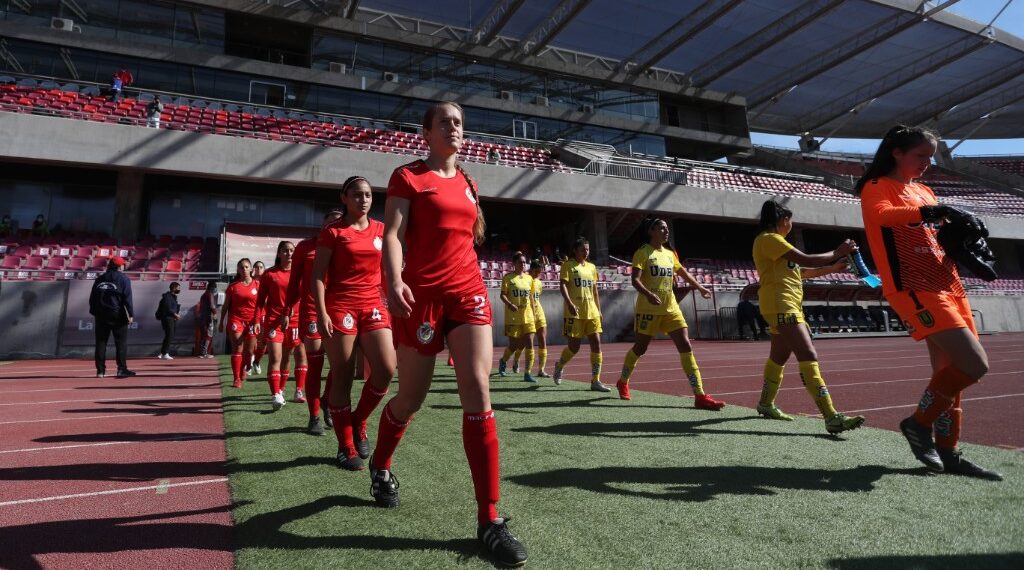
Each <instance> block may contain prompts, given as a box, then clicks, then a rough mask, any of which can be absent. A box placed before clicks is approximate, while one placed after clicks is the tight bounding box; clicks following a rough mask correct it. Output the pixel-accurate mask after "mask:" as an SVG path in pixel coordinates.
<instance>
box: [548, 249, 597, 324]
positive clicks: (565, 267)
mask: <svg viewBox="0 0 1024 570" xmlns="http://www.w3.org/2000/svg"><path fill="white" fill-rule="evenodd" d="M558 278H559V280H560V281H564V282H565V283H567V284H568V287H567V288H568V290H569V298H570V299H572V302H573V304H574V305H576V310H577V311H579V314H577V315H575V317H574V316H573V315H572V313H570V312H569V307H568V305H566V307H565V318H577V319H580V320H584V321H585V320H590V319H600V318H601V314H600V312H599V311H598V310H597V301H596V300H594V290H593V287H594V285H595V284H596V283H597V267H596V266H594V264H593V263H590V262H589V261H584V262H583V263H580V262H578V261H576V260H575V259H570V260H568V261H566V262H565V263H563V264H562V270H561V271H560V272H559V274H558Z"/></svg>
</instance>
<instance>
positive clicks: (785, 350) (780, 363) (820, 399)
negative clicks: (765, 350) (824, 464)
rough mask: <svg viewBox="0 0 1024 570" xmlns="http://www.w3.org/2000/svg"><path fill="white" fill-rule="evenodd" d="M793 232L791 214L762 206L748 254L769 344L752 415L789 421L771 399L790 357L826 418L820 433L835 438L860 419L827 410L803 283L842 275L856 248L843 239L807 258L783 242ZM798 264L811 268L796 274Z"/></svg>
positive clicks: (772, 205)
mask: <svg viewBox="0 0 1024 570" xmlns="http://www.w3.org/2000/svg"><path fill="white" fill-rule="evenodd" d="M792 229H793V212H791V211H790V210H789V209H788V208H786V207H785V206H782V205H781V204H779V203H778V202H776V201H775V200H768V201H766V202H765V203H764V205H763V206H762V207H761V233H760V234H758V236H757V237H756V238H755V239H754V251H753V255H754V265H755V266H756V267H757V273H758V275H759V276H760V280H761V288H760V289H759V290H758V292H757V294H758V300H759V301H760V308H761V314H762V315H764V318H765V320H766V321H768V326H769V332H770V333H771V337H772V344H771V349H770V352H769V356H768V360H767V361H766V362H765V364H764V387H763V388H762V390H761V401H760V402H759V403H758V404H757V411H758V413H760V414H761V415H763V416H765V417H767V418H771V419H775V420H786V421H790V420H792V419H793V418H792V417H791V416H788V415H786V414H784V413H783V412H782V410H780V409H779V408H778V407H776V406H775V396H777V395H778V393H779V387H780V386H781V385H782V376H783V370H784V367H785V365H786V361H787V360H789V355H790V354H795V355H796V359H797V361H799V363H800V378H801V379H802V380H803V382H804V388H806V389H807V392H808V393H809V394H810V395H811V398H813V399H814V403H815V404H817V406H818V409H819V410H820V411H821V415H822V416H823V417H824V418H825V430H826V431H828V432H829V433H832V434H837V433H841V432H844V431H847V430H851V429H857V428H859V427H860V426H861V425H863V424H864V417H863V416H850V417H847V416H845V415H843V414H841V413H839V412H837V411H836V409H835V408H834V407H833V406H832V397H831V396H829V393H828V388H827V387H826V386H825V379H824V378H822V376H821V369H820V367H819V366H818V353H817V352H816V351H815V350H814V344H813V343H812V342H811V330H810V328H808V326H807V323H806V322H805V321H804V311H803V299H804V284H803V280H804V279H811V278H814V277H821V276H822V275H828V274H829V273H835V272H837V271H843V270H845V268H846V262H845V259H844V258H845V257H846V256H847V255H848V254H849V253H850V252H853V251H857V244H856V243H854V242H853V240H846V241H845V242H843V243H841V244H840V245H839V247H837V248H836V249H835V250H833V251H830V252H828V253H814V254H808V253H804V252H802V251H800V250H799V249H797V248H795V247H793V246H792V245H791V244H790V243H789V242H788V241H786V236H787V235H789V232H790V231H791V230H792ZM801 265H807V266H811V267H815V269H801V267H800V266H801Z"/></svg>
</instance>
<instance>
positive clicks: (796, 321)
mask: <svg viewBox="0 0 1024 570" xmlns="http://www.w3.org/2000/svg"><path fill="white" fill-rule="evenodd" d="M761 316H762V317H764V320H766V321H768V332H770V333H771V334H779V325H800V324H802V325H804V326H807V321H805V320H804V313H803V311H801V312H799V313H774V314H766V313H761Z"/></svg>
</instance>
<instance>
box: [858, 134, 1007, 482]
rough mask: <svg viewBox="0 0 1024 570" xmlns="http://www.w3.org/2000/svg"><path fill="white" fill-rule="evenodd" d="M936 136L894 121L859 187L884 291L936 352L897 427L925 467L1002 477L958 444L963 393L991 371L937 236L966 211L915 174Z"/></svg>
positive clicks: (916, 333)
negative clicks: (910, 410)
mask: <svg viewBox="0 0 1024 570" xmlns="http://www.w3.org/2000/svg"><path fill="white" fill-rule="evenodd" d="M937 142H938V136H937V135H935V134H934V133H932V132H930V131H928V130H925V129H922V128H919V127H905V126H903V125H897V126H895V127H893V128H892V129H890V130H889V132H888V133H886V135H885V138H884V139H882V143H881V144H880V145H879V146H878V151H877V152H876V153H875V158H874V160H873V161H872V163H871V166H870V167H868V169H867V171H865V173H864V176H862V177H861V179H860V180H859V181H858V182H857V187H856V188H857V191H858V192H859V193H860V196H861V211H862V213H863V217H864V229H865V231H866V232H867V237H868V244H869V245H870V246H871V253H872V255H873V257H874V260H875V264H876V265H877V266H878V272H879V275H880V276H881V278H882V293H883V294H884V295H885V299H886V301H888V302H889V305H890V306H891V307H892V308H893V310H894V311H896V314H897V315H899V317H900V319H902V320H903V322H904V323H906V326H907V330H908V331H910V335H911V336H912V337H913V338H914V340H918V341H920V340H922V339H923V340H924V341H925V342H926V344H927V346H928V354H929V356H931V364H932V377H931V381H930V382H929V383H928V387H927V388H926V389H925V391H924V395H923V396H922V397H921V402H920V403H919V404H918V407H917V410H916V411H915V412H914V414H913V415H912V416H910V417H908V418H906V419H904V420H903V421H902V422H901V423H900V429H901V430H902V431H903V435H904V436H905V437H906V438H907V441H908V442H909V443H910V449H911V450H912V451H913V453H914V456H915V457H917V459H918V460H919V461H921V463H924V465H925V466H926V467H927V468H928V469H930V470H932V471H936V472H945V473H953V474H957V475H966V476H969V477H980V478H983V479H992V480H1002V476H1001V475H1000V474H999V473H996V472H995V471H992V470H991V469H986V468H984V467H982V466H980V465H977V464H975V463H973V462H971V461H968V460H967V459H964V457H963V456H962V455H961V453H960V451H959V450H958V449H957V443H958V442H959V438H960V425H961V422H962V421H963V410H962V409H961V407H960V401H961V394H962V392H963V390H964V389H966V388H967V387H968V386H971V385H972V384H974V383H976V382H978V381H979V380H980V379H981V377H982V376H984V375H985V373H986V372H988V355H986V354H985V349H984V348H982V346H981V343H979V342H978V330H977V328H976V327H975V325H974V317H973V315H972V314H971V306H970V303H968V301H967V294H966V293H965V292H964V288H963V285H962V284H961V283H960V275H959V274H958V272H957V268H956V262H955V261H953V259H951V258H950V257H949V256H948V255H947V253H946V252H945V251H944V250H943V249H942V246H941V245H939V243H938V241H937V239H936V236H937V235H938V231H937V229H936V225H938V224H941V223H943V222H944V221H945V220H946V219H956V218H958V217H963V216H966V215H968V214H965V213H964V212H961V211H959V210H956V209H955V208H951V207H949V206H944V205H941V204H939V203H938V202H937V201H936V199H935V193H934V192H932V190H931V188H928V187H927V186H924V185H923V184H920V183H918V182H915V181H914V180H915V179H917V178H920V177H921V175H922V174H924V172H925V171H926V170H927V169H928V167H929V166H930V164H931V157H932V154H934V153H935V148H936V145H937ZM933 429H934V432H935V439H934V440H933V439H932V431H933Z"/></svg>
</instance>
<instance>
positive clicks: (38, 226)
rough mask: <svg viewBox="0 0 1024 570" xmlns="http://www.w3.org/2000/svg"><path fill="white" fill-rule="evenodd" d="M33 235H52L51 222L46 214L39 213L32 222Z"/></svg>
mask: <svg viewBox="0 0 1024 570" xmlns="http://www.w3.org/2000/svg"><path fill="white" fill-rule="evenodd" d="M32 235H33V236H35V237H46V236H48V235H50V224H49V222H47V221H46V216H44V215H42V214H39V215H38V216H36V219H35V220H33V222H32Z"/></svg>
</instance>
